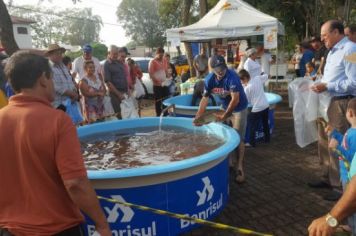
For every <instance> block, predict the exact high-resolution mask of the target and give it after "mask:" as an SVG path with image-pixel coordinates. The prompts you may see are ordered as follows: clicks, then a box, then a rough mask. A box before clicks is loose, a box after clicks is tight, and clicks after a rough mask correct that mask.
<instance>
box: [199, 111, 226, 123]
mask: <svg viewBox="0 0 356 236" xmlns="http://www.w3.org/2000/svg"><path fill="white" fill-rule="evenodd" d="M224 112H225V111H222V110H220V111H206V112H204V113H203V115H201V116H200V117H197V118H195V119H194V121H193V123H194V124H195V125H197V126H201V125H206V124H209V123H211V122H215V121H216V115H222V114H224Z"/></svg>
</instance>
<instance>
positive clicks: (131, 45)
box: [126, 41, 137, 49]
mask: <svg viewBox="0 0 356 236" xmlns="http://www.w3.org/2000/svg"><path fill="white" fill-rule="evenodd" d="M126 47H127V48H128V49H133V48H136V47H137V42H135V41H130V42H128V43H127V44H126Z"/></svg>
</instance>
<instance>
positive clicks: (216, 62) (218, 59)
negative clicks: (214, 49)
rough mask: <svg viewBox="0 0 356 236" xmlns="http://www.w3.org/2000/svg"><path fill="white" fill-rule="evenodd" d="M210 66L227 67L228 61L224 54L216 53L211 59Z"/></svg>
mask: <svg viewBox="0 0 356 236" xmlns="http://www.w3.org/2000/svg"><path fill="white" fill-rule="evenodd" d="M210 66H211V68H213V69H214V68H218V67H223V68H226V67H227V66H226V62H225V59H224V57H223V56H220V55H216V56H213V57H212V58H211V60H210Z"/></svg>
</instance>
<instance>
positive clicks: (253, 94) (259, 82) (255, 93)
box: [239, 69, 270, 147]
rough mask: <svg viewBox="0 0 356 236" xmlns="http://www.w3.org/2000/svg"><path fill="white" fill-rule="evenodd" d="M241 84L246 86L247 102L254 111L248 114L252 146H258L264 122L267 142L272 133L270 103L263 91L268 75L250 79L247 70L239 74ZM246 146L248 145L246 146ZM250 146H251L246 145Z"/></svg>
mask: <svg viewBox="0 0 356 236" xmlns="http://www.w3.org/2000/svg"><path fill="white" fill-rule="evenodd" d="M239 76H240V79H241V82H242V84H243V86H244V90H245V93H246V97H247V100H248V102H249V104H251V105H252V110H251V112H250V113H249V114H248V117H247V119H248V122H249V124H251V127H250V143H249V144H250V146H252V147H255V146H256V131H257V128H258V124H259V123H260V121H261V120H262V126H263V133H264V140H265V142H269V140H270V131H269V124H268V113H269V103H268V101H267V97H266V95H265V93H264V90H263V84H264V83H265V82H266V81H267V79H268V75H266V74H263V75H260V76H256V77H254V78H251V77H250V74H249V73H248V72H247V70H244V69H243V70H241V71H240V72H239ZM245 145H246V144H245ZM246 146H249V145H246Z"/></svg>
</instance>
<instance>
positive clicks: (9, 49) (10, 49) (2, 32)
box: [0, 0, 19, 56]
mask: <svg viewBox="0 0 356 236" xmlns="http://www.w3.org/2000/svg"><path fill="white" fill-rule="evenodd" d="M0 40H1V44H2V46H3V47H4V49H5V51H6V53H7V54H8V55H9V56H11V55H12V54H13V53H14V52H16V51H17V50H19V46H17V43H16V41H15V38H14V31H13V28H12V22H11V17H10V15H9V12H8V11H7V8H6V5H5V3H4V1H3V0H0Z"/></svg>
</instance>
